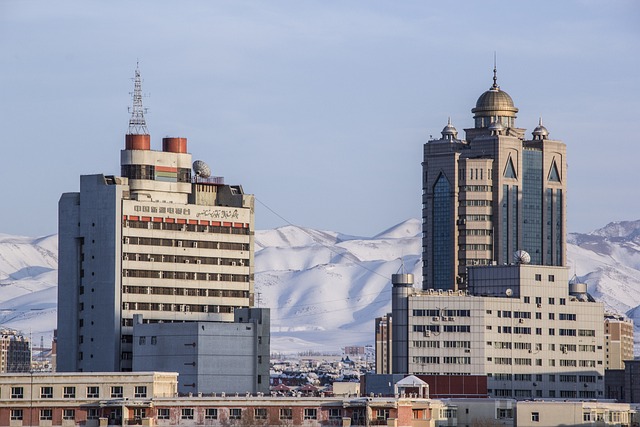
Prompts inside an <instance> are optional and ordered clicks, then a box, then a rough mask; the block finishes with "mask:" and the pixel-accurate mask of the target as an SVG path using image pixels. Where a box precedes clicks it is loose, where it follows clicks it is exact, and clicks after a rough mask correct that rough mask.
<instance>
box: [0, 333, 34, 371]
mask: <svg viewBox="0 0 640 427" xmlns="http://www.w3.org/2000/svg"><path fill="white" fill-rule="evenodd" d="M30 370H31V345H30V343H29V338H27V337H25V336H24V335H21V334H20V333H19V332H18V331H14V330H12V329H3V330H1V331H0V373H1V374H6V373H9V372H29V371H30Z"/></svg>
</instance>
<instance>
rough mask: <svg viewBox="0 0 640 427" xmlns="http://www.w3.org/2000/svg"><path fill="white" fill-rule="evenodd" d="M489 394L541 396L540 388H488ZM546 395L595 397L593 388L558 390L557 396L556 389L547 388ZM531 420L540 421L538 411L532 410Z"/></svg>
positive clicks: (524, 396)
mask: <svg viewBox="0 0 640 427" xmlns="http://www.w3.org/2000/svg"><path fill="white" fill-rule="evenodd" d="M488 392H489V394H493V396H495V397H520V398H533V397H536V398H541V397H543V396H542V390H535V393H534V391H532V390H531V389H528V390H518V389H515V390H511V389H489V390H488ZM598 395H600V396H601V395H602V392H601V391H599V392H598ZM546 397H550V398H557V397H560V398H563V399H575V398H581V399H595V398H596V392H595V391H594V390H580V391H576V390H560V393H559V396H558V394H557V393H556V390H549V395H548V396H546ZM531 421H536V422H538V421H540V413H539V412H532V414H531Z"/></svg>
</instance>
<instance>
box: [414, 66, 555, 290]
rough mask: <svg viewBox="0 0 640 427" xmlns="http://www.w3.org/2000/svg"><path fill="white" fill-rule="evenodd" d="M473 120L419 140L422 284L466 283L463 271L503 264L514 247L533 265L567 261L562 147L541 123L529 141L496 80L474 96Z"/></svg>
mask: <svg viewBox="0 0 640 427" xmlns="http://www.w3.org/2000/svg"><path fill="white" fill-rule="evenodd" d="M471 112H472V113H473V114H474V116H473V117H474V121H475V126H474V127H473V128H469V129H465V133H466V139H458V131H457V130H456V128H455V127H453V125H452V124H451V120H449V123H448V124H447V126H445V128H444V129H443V130H442V137H441V138H439V139H433V140H430V141H428V142H427V143H426V144H424V161H423V163H422V167H423V177H422V189H423V192H422V194H423V195H422V217H423V241H422V246H423V250H422V258H423V259H422V262H423V272H422V275H423V286H422V287H423V289H443V290H449V289H452V290H458V289H465V288H466V278H467V277H466V269H467V267H469V266H474V265H492V264H498V265H503V264H507V263H510V262H511V261H512V259H511V257H512V254H513V253H514V252H516V251H517V250H525V251H527V252H528V253H529V254H530V255H531V263H532V264H535V265H552V266H559V265H565V263H566V249H565V242H566V215H565V211H566V209H565V206H566V197H565V190H566V176H567V166H566V165H567V162H566V147H565V145H564V143H562V142H560V141H554V140H551V139H549V132H548V131H547V129H546V128H545V127H544V126H543V125H542V120H540V123H539V125H538V126H537V127H536V128H535V129H534V130H533V137H532V139H530V140H527V139H526V138H525V129H521V128H518V127H516V123H515V119H516V113H517V112H518V109H517V108H516V107H515V106H514V103H513V100H512V99H511V97H510V96H509V94H507V93H506V92H505V91H503V90H502V89H500V86H498V84H497V78H496V70H495V69H494V76H493V85H492V86H491V88H489V90H487V91H486V92H484V93H483V94H482V95H480V97H479V98H478V101H477V103H476V106H475V108H473V109H472V110H471Z"/></svg>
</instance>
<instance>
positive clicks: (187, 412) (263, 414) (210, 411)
mask: <svg viewBox="0 0 640 427" xmlns="http://www.w3.org/2000/svg"><path fill="white" fill-rule="evenodd" d="M244 411H247V410H246V409H242V408H229V419H231V420H239V419H242V416H243V412H244ZM252 415H253V419H254V420H266V419H267V418H268V411H267V408H254V409H253V414H252ZM218 416H219V414H218V408H205V410H204V418H205V419H207V420H217V419H218ZM157 417H158V419H159V420H168V419H170V417H171V414H170V409H169V408H158V410H157ZM194 417H195V410H194V408H182V409H181V410H180V418H181V419H183V420H193V419H194ZM303 418H304V419H305V420H317V419H318V409H317V408H304V411H303ZM279 419H280V420H292V419H293V409H292V408H280V410H279ZM329 419H330V420H339V419H342V409H339V408H330V409H329Z"/></svg>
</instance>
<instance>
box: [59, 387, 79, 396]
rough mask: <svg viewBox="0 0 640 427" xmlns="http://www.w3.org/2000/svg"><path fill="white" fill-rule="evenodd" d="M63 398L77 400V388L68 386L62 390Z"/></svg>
mask: <svg viewBox="0 0 640 427" xmlns="http://www.w3.org/2000/svg"><path fill="white" fill-rule="evenodd" d="M62 397H64V398H65V399H75V397H76V388H75V387H74V386H67V387H64V388H63V389H62Z"/></svg>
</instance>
